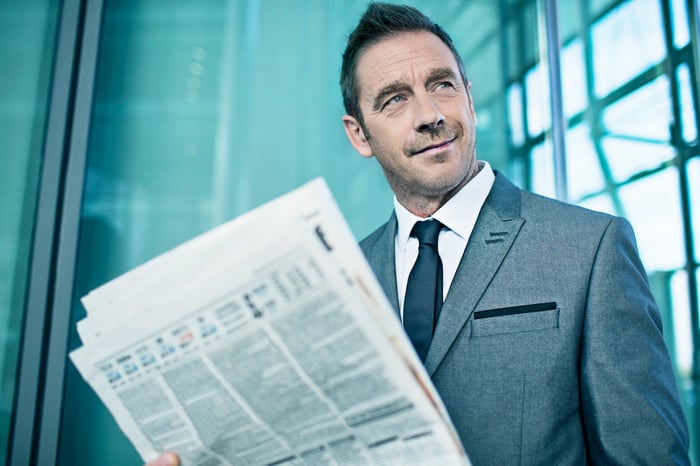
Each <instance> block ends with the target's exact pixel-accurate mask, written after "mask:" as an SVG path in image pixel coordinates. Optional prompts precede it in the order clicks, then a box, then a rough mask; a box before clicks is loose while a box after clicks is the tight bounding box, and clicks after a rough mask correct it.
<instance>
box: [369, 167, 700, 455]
mask: <svg viewBox="0 0 700 466" xmlns="http://www.w3.org/2000/svg"><path fill="white" fill-rule="evenodd" d="M395 234H396V218H395V217H394V216H393V215H392V218H391V219H390V220H389V222H387V223H386V224H384V225H383V226H382V227H380V228H379V229H378V230H377V231H375V232H374V233H372V234H371V235H370V236H368V237H367V238H366V239H364V240H363V241H362V243H361V247H362V249H363V251H364V253H365V255H366V256H367V259H368V260H369V263H370V265H371V266H372V268H373V270H374V272H375V274H376V275H377V277H378V279H379V281H380V283H381V284H382V286H383V288H384V291H385V292H386V294H387V296H388V297H389V300H390V301H391V302H392V303H393V305H394V307H395V308H396V309H398V298H397V292H396V274H395V260H394V237H395ZM425 365H426V368H427V370H428V373H429V374H430V375H431V377H432V380H433V382H434V384H435V386H436V388H437V390H438V392H439V393H440V395H441V396H442V399H443V401H444V402H445V405H446V407H447V410H448V412H449V413H450V416H451V418H452V421H453V422H454V424H455V427H456V428H457V431H458V433H459V435H460V437H461V439H462V442H463V444H464V447H465V449H466V451H467V453H468V455H469V456H470V458H471V460H472V461H473V462H474V464H475V465H482V464H493V465H506V464H524V465H534V464H542V465H568V464H586V463H593V464H606V465H607V464H624V465H631V464H650V465H662V464H688V463H689V460H688V456H687V451H688V433H687V426H686V423H685V418H684V416H683V413H682V411H681V407H680V404H679V400H678V392H677V389H676V385H675V380H674V375H673V372H672V368H671V362H670V359H669V356H668V353H667V350H666V346H665V344H664V341H663V338H662V334H661V319H660V316H659V311H658V308H657V306H656V304H655V302H654V298H653V297H652V295H651V292H650V290H649V285H648V282H647V278H646V274H645V272H644V269H643V267H642V264H641V262H640V260H639V257H638V253H637V249H636V244H635V240H634V234H633V232H632V228H631V227H630V225H629V223H628V222H627V221H625V220H623V219H621V218H616V217H612V216H609V215H605V214H601V213H596V212H592V211H588V210H585V209H582V208H578V207H575V206H571V205H567V204H564V203H561V202H557V201H554V200H551V199H547V198H544V197H541V196H537V195H534V194H532V193H528V192H525V191H522V190H520V189H518V188H517V187H516V186H514V185H513V184H511V183H510V182H509V181H508V180H506V179H505V178H504V177H503V176H501V175H500V174H497V175H496V181H495V183H494V186H493V188H492V190H491V193H490V194H489V196H488V198H487V200H486V202H485V204H484V207H483V208H482V210H481V213H480V215H479V218H478V220H477V222H476V226H475V228H474V231H473V233H472V236H471V238H470V240H469V243H468V245H467V248H466V251H465V252H464V256H463V257H462V260H461V263H460V265H459V268H458V270H457V274H456V276H455V278H454V281H453V282H452V285H451V287H450V290H449V293H448V294H447V298H446V299H445V302H444V304H443V308H442V312H441V314H440V319H439V321H438V323H437V328H436V330H435V336H434V338H433V341H432V345H431V347H430V350H429V352H428V355H427V358H426V362H425Z"/></svg>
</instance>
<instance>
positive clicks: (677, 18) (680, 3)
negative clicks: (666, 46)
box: [671, 0, 697, 49]
mask: <svg viewBox="0 0 700 466" xmlns="http://www.w3.org/2000/svg"><path fill="white" fill-rule="evenodd" d="M696 8H697V6H696ZM671 15H672V21H673V46H674V47H676V48H678V49H680V48H682V47H684V46H686V45H688V42H690V31H689V30H688V9H687V7H686V2H685V0H672V1H671Z"/></svg>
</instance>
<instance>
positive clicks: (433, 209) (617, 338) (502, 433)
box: [152, 3, 689, 465]
mask: <svg viewBox="0 0 700 466" xmlns="http://www.w3.org/2000/svg"><path fill="white" fill-rule="evenodd" d="M341 87H342V91H343V98H344V103H345V107H346V111H347V115H345V116H344V117H343V123H344V126H345V130H346V133H347V135H348V138H349V140H350V142H351V143H352V145H353V146H354V147H355V149H356V150H357V151H358V152H359V153H360V154H361V155H362V156H364V157H367V158H371V157H374V158H376V159H377V161H378V162H379V164H380V166H381V167H382V169H383V170H384V173H385V175H386V178H387V181H388V182H389V185H390V186H391V188H392V190H393V191H394V193H395V202H394V206H395V212H394V213H393V214H392V216H391V218H390V219H389V221H388V222H387V223H386V224H385V225H383V226H382V227H380V228H379V229H378V230H377V231H375V232H374V233H373V234H371V235H370V236H369V237H368V238H366V239H365V240H363V241H362V242H361V246H362V249H363V251H364V252H365V254H366V256H367V259H368V261H369V262H370V265H371V266H372V268H373V270H374V272H375V273H376V275H377V277H378V279H379V281H380V282H381V283H382V286H383V288H384V290H385V292H386V294H387V296H388V297H389V299H390V300H391V301H392V302H393V304H394V306H395V308H396V309H397V312H398V313H399V315H400V316H401V318H402V319H403V320H404V322H405V326H406V328H407V332H408V333H409V336H411V338H412V340H413V341H414V345H415V346H416V349H417V352H418V354H419V356H421V358H422V359H423V360H424V363H425V366H426V368H427V370H428V372H429V374H430V375H431V377H432V380H433V382H434V384H435V386H436V388H437V390H438V392H439V393H440V395H441V397H442V399H443V401H444V402H445V405H446V407H447V410H448V412H449V413H450V416H451V418H452V421H453V422H454V425H455V427H456V429H457V431H458V433H459V436H460V438H461V440H462V442H463V444H464V446H465V450H466V451H467V453H468V455H469V457H470V459H471V460H472V462H473V463H474V464H476V465H480V464H498V465H504V464H527V465H532V464H543V465H551V464H556V465H562V464H586V463H593V464H689V460H688V456H687V450H688V433H687V427H686V425H685V420H684V417H683V414H682V412H681V408H680V405H679V401H678V394H677V390H676V387H675V382H674V377H673V373H672V370H671V363H670V359H669V357H668V354H667V351H666V348H665V345H664V342H663V339H662V335H661V324H660V317H659V311H658V309H657V307H656V304H655V303H654V300H653V297H652V296H651V293H650V290H649V286H648V283H647V280H646V275H645V273H644V270H643V267H642V265H641V263H640V260H639V257H638V254H637V251H636V245H635V241H634V236H633V233H632V230H631V227H630V226H629V224H628V222H626V221H625V220H623V219H620V218H615V217H612V216H609V215H605V214H601V213H594V212H591V211H587V210H584V209H581V208H578V207H574V206H570V205H566V204H563V203H560V202H557V201H554V200H550V199H546V198H543V197H540V196H536V195H534V194H531V193H527V192H524V191H521V190H519V189H518V188H517V187H515V186H514V185H513V184H511V183H510V182H509V181H507V180H506V179H505V178H504V177H503V176H502V175H500V174H498V173H495V174H494V172H493V171H492V170H491V168H490V167H489V165H488V164H487V163H485V162H481V161H478V160H477V159H476V154H475V149H474V147H475V146H474V142H475V126H476V115H475V112H474V107H473V101H472V97H471V94H470V85H469V82H468V80H467V78H466V74H465V72H464V67H463V64H462V61H461V58H460V57H459V55H458V53H457V52H456V50H455V48H454V46H453V44H452V41H451V39H450V38H449V36H448V35H447V34H446V33H445V32H444V31H443V30H442V29H441V28H440V27H439V26H437V25H435V24H433V23H432V21H431V20H430V19H429V18H427V17H425V16H424V15H423V14H422V13H420V12H418V11H417V10H415V9H413V8H410V7H405V6H395V5H387V4H379V3H377V4H371V5H370V6H369V7H368V9H367V11H366V12H365V14H364V16H363V17H362V19H361V20H360V22H359V24H358V26H357V28H356V29H355V30H354V31H353V33H352V34H351V35H350V37H349V40H348V45H347V48H346V51H345V54H344V56H343V67H342V76H341ZM424 219H431V220H433V222H434V221H437V222H439V223H436V222H434V223H431V225H437V229H436V230H435V231H436V233H435V234H437V235H438V239H437V250H438V252H439V258H437V257H436V258H434V259H432V260H433V264H434V265H435V264H437V267H438V268H437V270H438V275H439V276H438V280H437V285H436V286H437V294H438V300H437V302H436V303H435V306H434V308H432V309H430V310H426V309H423V310H422V311H421V310H420V309H419V311H418V312H423V311H425V312H428V314H429V315H428V317H427V320H425V317H420V318H419V322H427V326H428V334H427V337H425V336H420V335H418V334H420V333H421V332H424V329H421V328H418V330H415V329H413V328H411V329H410V330H409V321H411V322H413V321H412V319H414V313H415V312H417V311H416V307H417V306H416V305H415V303H414V301H415V300H416V299H418V300H420V295H421V293H420V292H419V293H417V294H416V293H415V291H414V288H415V285H414V284H413V283H412V282H413V280H411V278H412V275H413V273H412V272H411V270H412V269H413V268H414V263H415V264H416V265H415V267H419V266H418V263H423V262H422V261H423V260H424V259H422V257H427V254H429V253H424V249H425V250H427V249H429V246H425V245H424V244H422V243H423V241H424V240H423V239H421V240H420V243H421V244H420V246H419V240H417V239H416V238H414V237H413V236H412V231H414V224H416V223H418V222H422V221H423V220H424ZM421 228H422V227H420V226H419V227H416V230H419V229H421ZM426 241H427V240H426ZM419 249H420V253H419ZM433 256H435V254H434V253H433ZM420 267H424V266H423V265H421V266H420ZM440 270H441V272H440ZM440 282H441V283H440ZM419 285H420V286H423V288H422V290H421V292H422V293H423V294H425V293H426V292H427V288H428V287H427V286H425V284H424V283H421V284H419ZM416 296H418V298H416ZM427 301H428V302H429V303H428V305H427V306H428V307H431V306H432V303H430V301H431V299H428V300H427ZM421 305H422V306H426V305H425V304H421ZM418 307H420V306H418ZM425 312H423V314H425ZM420 319H423V320H420ZM411 325H413V324H411ZM418 327H421V326H420V325H418ZM423 327H425V326H423ZM416 332H417V333H416ZM416 335H418V336H416ZM164 459H165V457H161V460H164ZM152 464H156V463H152ZM160 464H167V463H165V462H163V463H160Z"/></svg>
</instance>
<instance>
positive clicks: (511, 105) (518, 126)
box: [508, 83, 525, 146]
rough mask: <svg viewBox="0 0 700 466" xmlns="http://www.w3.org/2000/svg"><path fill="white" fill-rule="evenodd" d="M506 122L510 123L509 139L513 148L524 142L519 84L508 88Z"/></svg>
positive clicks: (521, 99)
mask: <svg viewBox="0 0 700 466" xmlns="http://www.w3.org/2000/svg"><path fill="white" fill-rule="evenodd" d="M508 121H509V123H510V138H511V143H512V144H513V145H514V146H520V145H522V144H523V143H524V142H525V127H524V123H525V122H524V120H523V91H522V88H521V87H520V83H514V84H513V85H511V86H510V87H509V88H508Z"/></svg>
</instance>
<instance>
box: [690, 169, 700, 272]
mask: <svg viewBox="0 0 700 466" xmlns="http://www.w3.org/2000/svg"><path fill="white" fill-rule="evenodd" d="M688 185H689V188H690V216H691V222H692V223H691V227H692V228H691V229H692V231H693V244H694V246H695V262H696V263H697V262H700V157H698V156H695V158H693V159H691V160H690V161H689V162H688Z"/></svg>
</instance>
